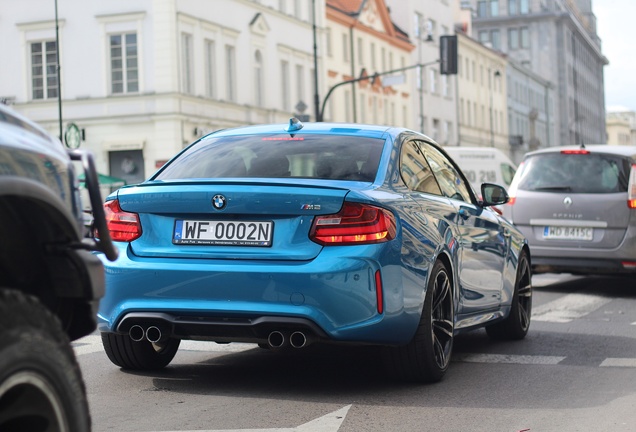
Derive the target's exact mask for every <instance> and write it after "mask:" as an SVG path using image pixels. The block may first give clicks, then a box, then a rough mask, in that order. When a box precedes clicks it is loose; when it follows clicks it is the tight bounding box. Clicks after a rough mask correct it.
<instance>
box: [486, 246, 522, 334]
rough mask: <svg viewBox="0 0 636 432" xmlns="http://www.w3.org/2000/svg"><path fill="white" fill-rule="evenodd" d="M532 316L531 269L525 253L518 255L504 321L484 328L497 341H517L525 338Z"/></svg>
mask: <svg viewBox="0 0 636 432" xmlns="http://www.w3.org/2000/svg"><path fill="white" fill-rule="evenodd" d="M531 315H532V269H531V267H530V260H529V259H528V254H527V253H526V252H525V251H521V253H520V254H519V261H518V265H517V279H516V281H515V290H514V293H513V297H512V304H511V306H510V314H509V315H508V317H507V318H506V319H504V320H503V321H500V322H498V323H496V324H493V325H490V326H488V327H486V332H487V333H488V336H490V337H491V338H493V339H499V340H519V339H523V338H524V337H526V335H527V334H528V330H529V329H530V317H531Z"/></svg>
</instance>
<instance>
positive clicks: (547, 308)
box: [532, 294, 612, 323]
mask: <svg viewBox="0 0 636 432" xmlns="http://www.w3.org/2000/svg"><path fill="white" fill-rule="evenodd" d="M611 301H612V299H611V298H609V297H601V296H596V295H590V294H568V295H565V296H563V297H561V298H559V299H557V300H554V301H551V302H549V303H546V304H542V305H540V306H537V307H535V308H534V309H533V310H532V320H533V321H548V322H556V323H568V322H570V321H573V320H575V319H578V318H581V317H582V316H584V315H587V314H589V313H590V312H593V311H595V310H597V309H598V308H600V307H602V306H603V305H605V304H607V303H609V302H611Z"/></svg>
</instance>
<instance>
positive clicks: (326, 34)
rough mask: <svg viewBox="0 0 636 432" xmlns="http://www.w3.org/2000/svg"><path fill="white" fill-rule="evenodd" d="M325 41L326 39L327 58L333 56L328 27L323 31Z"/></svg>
mask: <svg viewBox="0 0 636 432" xmlns="http://www.w3.org/2000/svg"><path fill="white" fill-rule="evenodd" d="M325 39H326V44H327V55H328V56H329V57H332V56H333V51H332V49H331V29H330V28H329V27H327V28H326V29H325Z"/></svg>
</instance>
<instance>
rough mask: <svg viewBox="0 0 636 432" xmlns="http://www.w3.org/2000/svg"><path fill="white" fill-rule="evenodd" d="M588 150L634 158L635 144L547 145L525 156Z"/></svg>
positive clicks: (635, 153)
mask: <svg viewBox="0 0 636 432" xmlns="http://www.w3.org/2000/svg"><path fill="white" fill-rule="evenodd" d="M581 149H584V150H589V151H590V152H596V153H605V154H613V155H617V156H624V157H628V158H631V159H635V160H636V146H622V145H606V144H590V145H587V144H586V145H585V146H584V147H581V146H575V145H571V146H560V147H548V148H544V149H541V150H535V151H532V152H528V153H526V155H525V157H528V156H534V155H537V154H542V153H560V152H561V151H563V150H581Z"/></svg>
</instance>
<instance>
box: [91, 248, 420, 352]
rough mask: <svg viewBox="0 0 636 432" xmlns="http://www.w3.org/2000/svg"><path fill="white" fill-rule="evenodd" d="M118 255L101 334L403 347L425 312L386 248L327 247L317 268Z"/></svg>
mask: <svg viewBox="0 0 636 432" xmlns="http://www.w3.org/2000/svg"><path fill="white" fill-rule="evenodd" d="M119 246H120V254H119V255H120V256H119V259H118V260H117V261H116V262H115V263H109V262H108V261H107V260H105V259H104V260H103V263H104V267H105V272H106V295H105V296H104V298H103V299H102V301H101V302H100V310H99V314H98V328H99V330H100V331H102V332H116V333H122V334H123V333H128V332H129V331H130V327H131V326H132V325H135V324H140V325H143V326H145V327H147V326H149V325H152V324H158V325H159V326H160V327H161V328H162V329H163V330H164V331H165V332H167V333H168V334H169V335H171V336H173V337H178V338H181V339H203V340H215V341H220V342H233V341H234V342H258V343H261V342H266V341H267V337H268V336H269V334H270V333H271V332H272V331H281V332H288V333H289V332H293V331H297V330H298V331H301V330H302V331H304V332H307V334H308V335H311V337H315V338H317V339H321V340H324V341H332V342H351V343H371V344H375V343H378V344H395V345H399V344H405V343H407V342H408V341H409V340H410V339H411V337H412V335H413V334H414V333H415V329H416V327H417V325H418V322H419V317H420V313H421V310H422V302H423V299H424V295H423V287H422V286H417V285H415V282H414V281H415V280H417V279H416V278H415V277H412V275H409V274H408V272H409V270H407V269H405V268H403V267H402V266H400V265H399V264H398V263H399V260H397V258H398V257H396V256H393V255H392V254H395V253H398V252H399V251H395V249H396V248H392V247H390V246H382V247H380V248H378V245H373V246H349V247H337V248H339V249H340V251H336V250H335V249H336V247H334V248H324V250H323V251H322V252H321V253H320V254H319V256H318V257H317V258H316V259H314V260H310V261H290V262H285V261H255V260H250V261H248V260H245V261H239V260H205V259H201V260H196V259H184V260H177V259H157V258H152V259H149V258H139V257H135V256H134V255H131V254H130V253H129V251H128V250H127V249H126V248H125V247H121V245H119ZM343 248H344V249H345V250H344V252H345V253H346V254H343ZM347 251H348V253H347ZM381 263H384V264H381ZM120 269H121V270H123V271H120ZM377 271H380V274H381V279H382V285H383V289H382V290H381V294H382V296H381V298H382V308H381V309H382V312H381V313H380V312H379V311H378V294H377V290H376V285H375V273H376V272H377ZM409 276H410V277H409Z"/></svg>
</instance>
